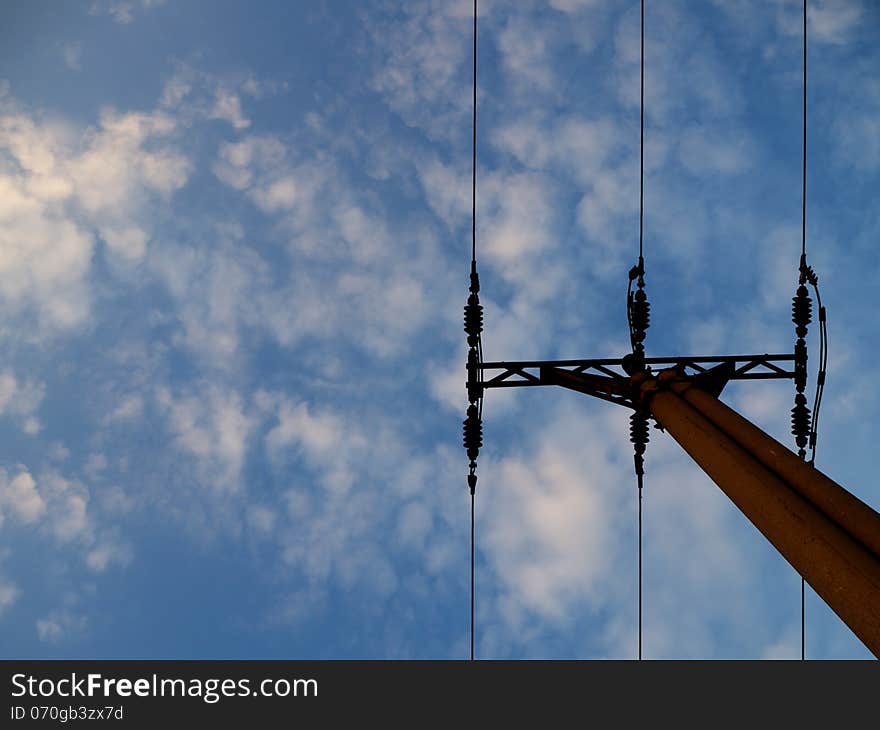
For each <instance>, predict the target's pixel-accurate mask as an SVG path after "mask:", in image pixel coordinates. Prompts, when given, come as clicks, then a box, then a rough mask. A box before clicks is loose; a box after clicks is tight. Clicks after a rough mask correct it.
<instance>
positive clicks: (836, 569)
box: [468, 355, 880, 658]
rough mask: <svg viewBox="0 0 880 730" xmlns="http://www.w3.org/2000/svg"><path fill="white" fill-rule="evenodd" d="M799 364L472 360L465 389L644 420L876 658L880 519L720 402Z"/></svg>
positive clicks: (781, 360)
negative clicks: (519, 391)
mask: <svg viewBox="0 0 880 730" xmlns="http://www.w3.org/2000/svg"><path fill="white" fill-rule="evenodd" d="M798 359H799V358H798V357H797V356H796V355H744V356H722V357H717V358H712V357H680V358H645V359H644V366H645V368H644V369H639V370H637V371H635V372H632V373H630V372H627V370H628V369H631V368H629V367H628V366H629V365H630V361H628V359H627V358H623V359H619V360H614V359H594V360H562V361H528V362H487V363H478V362H471V363H469V364H468V388H469V389H472V390H476V391H479V392H480V393H482V391H483V390H485V389H488V388H512V387H534V386H543V385H558V386H562V387H564V388H568V389H570V390H575V391H577V392H580V393H584V394H587V395H592V396H594V397H597V398H601V399H603V400H607V401H610V402H612V403H617V404H619V405H623V406H625V407H628V408H632V409H634V410H640V411H642V412H647V413H649V414H650V415H651V416H652V417H653V418H654V420H655V421H656V424H657V427H658V428H660V429H662V430H665V431H667V432H668V433H669V434H670V435H671V436H672V438H673V439H675V441H677V442H678V444H679V445H680V446H681V447H682V448H683V449H684V450H685V451H686V452H687V454H688V455H689V456H690V457H691V458H692V459H693V460H694V461H695V462H696V463H697V464H698V465H699V466H700V468H701V469H702V470H703V471H704V472H705V473H706V474H707V475H708V476H709V478H710V479H712V481H714V482H715V483H716V484H717V485H718V486H719V487H720V488H721V490H722V491H723V492H724V493H725V494H726V495H727V496H728V497H729V498H730V500H731V501H732V502H733V503H734V505H736V507H737V508H738V509H739V510H740V511H741V512H742V513H743V514H744V515H745V516H746V517H748V519H749V520H750V521H751V522H752V524H754V525H755V527H757V528H758V530H760V531H761V533H762V534H763V535H764V536H765V537H766V538H767V539H768V540H769V541H770V543H771V544H772V545H773V546H774V547H775V548H776V549H777V550H778V551H779V552H780V554H781V555H782V556H783V557H784V558H785V559H786V560H787V561H788V562H789V563H790V564H791V566H792V567H793V568H794V569H795V570H796V571H797V572H798V573H800V575H801V576H803V578H804V579H805V580H806V582H807V583H809V585H810V586H812V588H813V589H814V590H815V591H816V593H818V594H819V596H821V597H822V599H823V600H824V601H825V602H826V603H827V604H828V606H829V607H830V608H831V609H832V610H833V611H834V612H835V613H836V614H837V615H838V616H839V617H840V618H841V620H843V622H844V623H845V624H846V625H847V626H849V628H850V629H852V631H853V633H855V635H856V636H858V637H859V639H860V640H861V641H862V642H863V643H864V644H865V646H867V647H868V649H869V650H870V651H871V652H872V653H873V654H874V655H875V656H877V657H878V658H880V514H878V513H877V512H876V511H874V510H873V509H872V508H871V507H869V506H868V505H867V504H865V503H864V502H862V501H861V500H859V499H858V498H856V497H855V496H854V495H852V494H851V493H850V492H848V491H847V490H846V489H844V488H843V487H842V486H841V485H839V484H837V483H836V482H835V481H833V480H832V479H830V478H828V477H827V476H826V475H825V474H823V473H822V472H820V471H819V470H818V469H816V468H815V467H814V466H813V465H812V464H809V463H807V462H805V461H803V460H802V459H801V458H799V457H798V456H797V455H796V454H795V453H793V452H792V451H790V450H789V449H788V448H786V447H785V446H784V445H783V444H781V443H779V442H778V441H776V440H775V439H773V438H772V437H771V436H769V435H768V434H766V433H765V432H764V431H762V430H761V429H760V428H758V427H757V426H755V425H754V424H753V423H751V422H750V421H748V420H747V419H746V418H744V417H743V416H741V415H740V414H739V413H737V412H736V411H735V410H733V409H732V408H730V407H728V406H727V405H725V404H724V403H722V402H721V401H720V400H719V399H718V396H719V395H720V394H721V391H722V390H723V388H724V386H725V385H726V384H727V382H728V381H730V380H756V379H782V378H786V379H795V378H796V376H797V373H798V372H799V370H800V369H799V368H798V367H796V364H797V360H798ZM712 364H714V367H712V366H711V365H712ZM651 365H659V366H665V367H661V368H660V369H659V372H658V373H654V372H653V371H652V369H651V367H650V366H651ZM640 366H641V363H640ZM788 367H794V369H793V370H789V369H787V368H788ZM621 370H623V372H620V371H621Z"/></svg>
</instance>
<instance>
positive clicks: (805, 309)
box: [791, 284, 813, 337]
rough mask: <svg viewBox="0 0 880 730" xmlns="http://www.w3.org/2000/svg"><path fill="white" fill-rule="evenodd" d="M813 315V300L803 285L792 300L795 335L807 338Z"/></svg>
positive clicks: (792, 319)
mask: <svg viewBox="0 0 880 730" xmlns="http://www.w3.org/2000/svg"><path fill="white" fill-rule="evenodd" d="M812 315H813V300H812V299H810V295H809V293H808V292H807V287H805V286H804V285H803V284H801V285H800V286H799V287H798V288H797V294H796V295H795V296H794V297H792V300H791V321H792V322H794V324H795V333H796V334H797V336H798V337H806V336H807V325H808V324H810V322H812Z"/></svg>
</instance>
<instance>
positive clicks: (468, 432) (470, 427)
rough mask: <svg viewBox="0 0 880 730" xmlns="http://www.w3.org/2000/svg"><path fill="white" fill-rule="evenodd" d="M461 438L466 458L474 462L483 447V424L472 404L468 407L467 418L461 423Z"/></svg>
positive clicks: (475, 407)
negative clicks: (465, 450)
mask: <svg viewBox="0 0 880 730" xmlns="http://www.w3.org/2000/svg"><path fill="white" fill-rule="evenodd" d="M462 436H463V439H462V441H463V444H464V447H465V449H467V455H468V458H469V459H470V460H471V461H474V460H476V458H477V456H479V454H480V448H481V447H482V446H483V424H482V421H481V420H480V412H479V410H478V409H477V406H476V405H475V404H473V403H472V404H471V405H469V406H468V409H467V418H465V420H464V422H463V427H462Z"/></svg>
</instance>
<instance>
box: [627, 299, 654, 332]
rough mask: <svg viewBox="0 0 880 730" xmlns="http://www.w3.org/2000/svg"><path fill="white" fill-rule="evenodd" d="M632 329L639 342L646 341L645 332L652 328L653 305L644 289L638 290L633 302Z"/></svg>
mask: <svg viewBox="0 0 880 730" xmlns="http://www.w3.org/2000/svg"><path fill="white" fill-rule="evenodd" d="M631 317H632V328H633V333H634V336H635V338H636V341H637V342H641V341H642V340H644V339H645V330H646V329H648V327H650V326H651V304H650V302H649V301H648V296H647V295H646V294H645V290H644V289H638V290H636V293H635V296H633V301H632V313H631Z"/></svg>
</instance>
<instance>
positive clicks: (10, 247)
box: [0, 108, 190, 331]
mask: <svg viewBox="0 0 880 730" xmlns="http://www.w3.org/2000/svg"><path fill="white" fill-rule="evenodd" d="M175 129H176V126H175V122H174V120H173V119H172V118H171V117H170V116H168V115H167V114H163V113H155V114H151V113H142V112H132V113H128V114H118V113H115V112H112V111H107V112H104V113H103V114H102V116H101V121H100V126H99V127H98V128H97V129H87V130H76V129H74V128H73V127H70V126H65V125H61V124H58V123H54V122H45V121H35V120H34V119H32V118H31V117H30V116H28V115H27V114H26V113H24V112H21V111H18V110H15V109H6V108H4V109H0V132H2V135H0V140H2V141H0V149H4V150H5V151H6V153H7V156H6V157H4V158H2V161H0V199H2V202H0V306H2V307H3V308H4V309H5V310H6V312H7V316H8V317H10V318H11V317H12V316H15V315H33V316H35V317H36V320H37V322H38V323H39V324H40V325H41V329H42V330H45V331H54V330H69V329H71V328H73V327H76V326H78V325H81V324H82V323H84V322H85V321H86V320H87V318H88V316H89V314H90V310H91V303H92V302H91V300H92V293H91V290H90V286H89V275H90V272H91V265H92V259H93V255H94V250H95V239H94V232H95V231H98V232H100V234H101V235H102V237H103V238H104V240H105V241H106V243H107V245H108V249H109V250H110V251H111V252H114V253H117V254H119V255H121V256H122V257H124V258H125V259H128V260H131V261H134V260H138V259H140V258H142V257H143V255H144V253H145V250H146V247H147V241H148V238H149V235H148V233H147V231H146V230H145V226H147V225H149V223H148V218H149V216H148V215H147V212H148V211H149V209H150V206H151V205H153V204H154V203H155V202H158V201H167V200H168V198H169V196H170V195H172V194H173V193H174V192H175V191H177V190H178V189H179V188H180V187H182V185H183V184H184V183H185V182H186V180H187V177H188V175H189V171H190V163H189V161H188V159H187V158H186V157H184V156H183V155H182V154H180V153H179V152H178V151H177V150H176V149H175V148H174V146H173V144H172V143H170V142H169V141H168V138H169V136H170V135H172V134H173V133H174V131H175Z"/></svg>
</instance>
